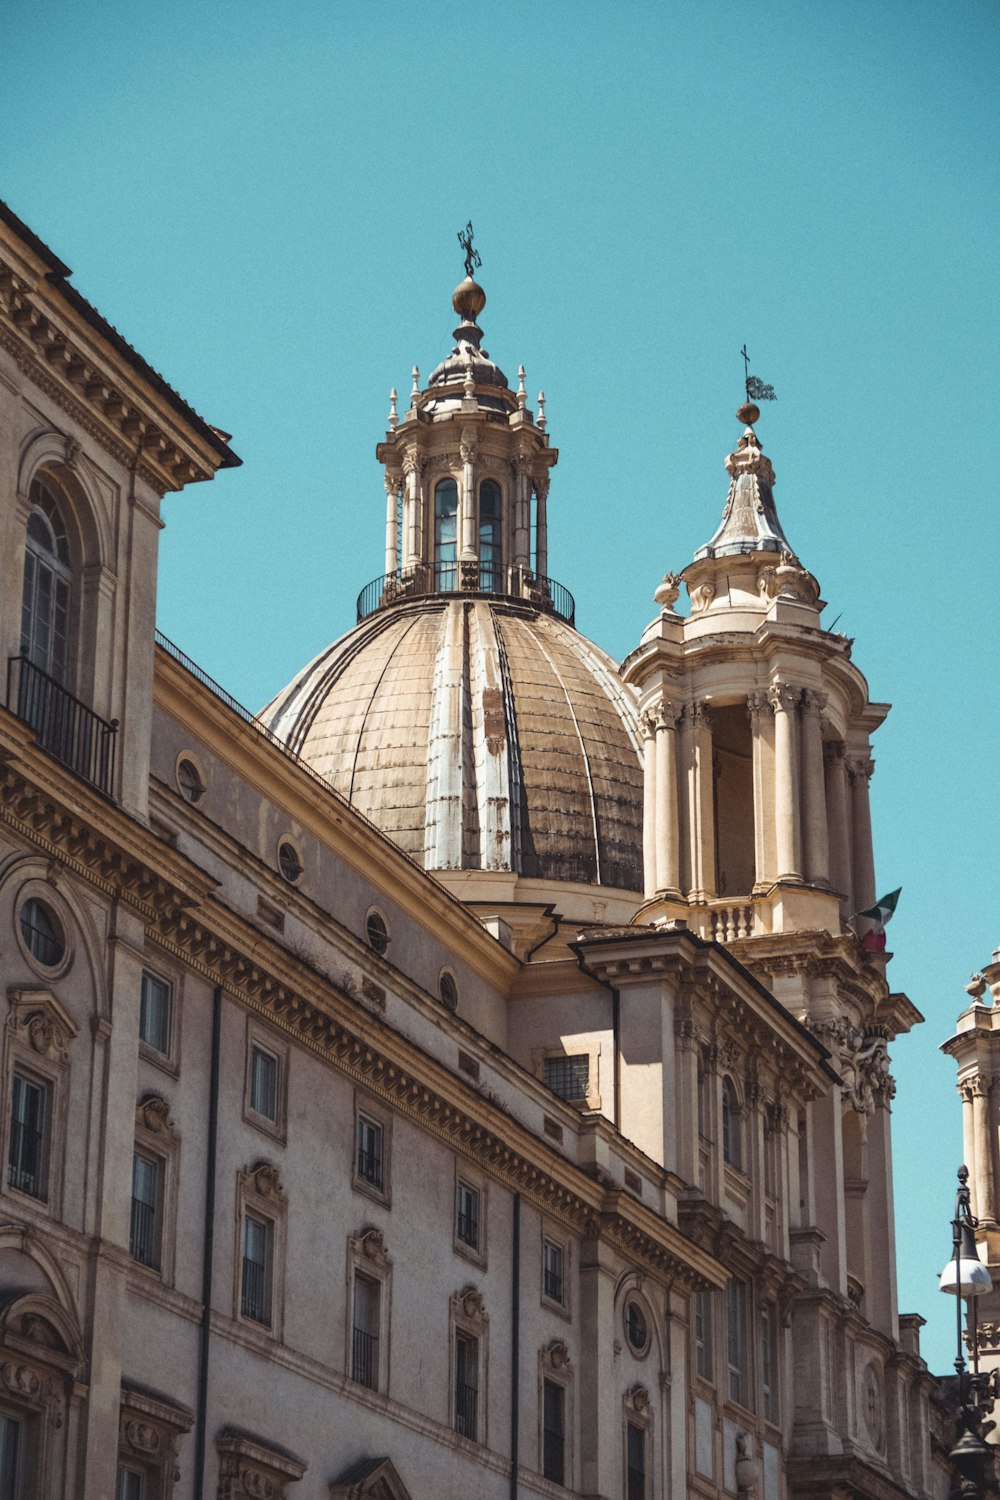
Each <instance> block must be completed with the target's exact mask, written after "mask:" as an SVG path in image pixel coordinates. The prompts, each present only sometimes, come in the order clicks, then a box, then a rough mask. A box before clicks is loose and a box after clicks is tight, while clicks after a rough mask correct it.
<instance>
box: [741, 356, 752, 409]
mask: <svg viewBox="0 0 1000 1500" xmlns="http://www.w3.org/2000/svg"><path fill="white" fill-rule="evenodd" d="M740 353H741V354H742V356H743V383H744V385H745V386H746V390H747V400H748V401H749V400H750V356H749V354H748V353H747V346H746V344H744V345H743V348H742V349H741V350H740Z"/></svg>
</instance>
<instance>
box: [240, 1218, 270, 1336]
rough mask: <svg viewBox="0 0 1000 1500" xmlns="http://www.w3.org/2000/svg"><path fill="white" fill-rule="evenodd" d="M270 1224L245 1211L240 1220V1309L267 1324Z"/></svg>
mask: <svg viewBox="0 0 1000 1500" xmlns="http://www.w3.org/2000/svg"><path fill="white" fill-rule="evenodd" d="M270 1261H271V1226H270V1225H269V1224H267V1223H265V1221H264V1220H263V1219H256V1218H254V1216H253V1215H252V1214H247V1216H246V1218H245V1219H244V1221H243V1282H242V1293H241V1297H240V1311H241V1312H242V1314H243V1316H244V1317H245V1318H250V1319H251V1320H252V1321H253V1322H254V1323H262V1324H263V1325H264V1326H265V1327H267V1326H268V1325H269V1324H270V1322H271V1291H270V1286H269V1284H268V1283H269V1279H270Z"/></svg>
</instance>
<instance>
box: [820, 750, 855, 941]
mask: <svg viewBox="0 0 1000 1500" xmlns="http://www.w3.org/2000/svg"><path fill="white" fill-rule="evenodd" d="M823 768H824V771H825V773H826V825H827V829H828V831H829V841H830V879H831V881H832V883H833V888H834V890H835V891H839V892H840V894H841V896H842V897H843V898H844V899H843V901H842V902H841V910H842V911H843V913H844V915H845V916H848V917H849V916H851V915H852V913H853V912H854V911H855V910H856V909H857V908H856V907H855V905H854V898H853V892H854V880H853V876H852V872H851V841H850V838H849V837H848V815H847V768H846V765H845V763H844V746H843V744H842V743H841V742H840V741H839V740H827V741H825V743H824V745H823Z"/></svg>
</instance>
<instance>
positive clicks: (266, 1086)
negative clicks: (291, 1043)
mask: <svg viewBox="0 0 1000 1500" xmlns="http://www.w3.org/2000/svg"><path fill="white" fill-rule="evenodd" d="M250 1108H251V1109H252V1110H253V1112H254V1114H257V1115H263V1117H264V1119H265V1120H273V1121H277V1118H278V1059H277V1058H276V1057H275V1055H274V1053H273V1052H266V1051H265V1050H264V1048H263V1047H258V1046H256V1045H254V1046H253V1047H252V1048H251V1049H250Z"/></svg>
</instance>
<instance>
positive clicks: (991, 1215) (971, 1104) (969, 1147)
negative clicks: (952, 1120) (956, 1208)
mask: <svg viewBox="0 0 1000 1500" xmlns="http://www.w3.org/2000/svg"><path fill="white" fill-rule="evenodd" d="M958 1091H959V1093H960V1094H961V1096H962V1148H963V1154H964V1157H965V1160H966V1162H967V1163H968V1165H969V1168H970V1171H971V1173H972V1208H973V1212H974V1213H975V1215H976V1218H977V1219H982V1220H983V1222H984V1223H987V1224H995V1223H996V1222H997V1193H996V1178H995V1171H994V1158H993V1136H994V1126H993V1121H992V1119H991V1114H992V1109H991V1104H992V1101H991V1098H990V1095H991V1094H992V1093H993V1079H992V1078H984V1077H983V1076H982V1074H981V1073H977V1074H976V1076H975V1077H974V1078H971V1079H969V1080H967V1081H966V1082H965V1083H962V1084H960V1085H959V1090H958Z"/></svg>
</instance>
